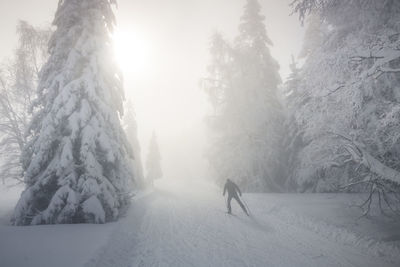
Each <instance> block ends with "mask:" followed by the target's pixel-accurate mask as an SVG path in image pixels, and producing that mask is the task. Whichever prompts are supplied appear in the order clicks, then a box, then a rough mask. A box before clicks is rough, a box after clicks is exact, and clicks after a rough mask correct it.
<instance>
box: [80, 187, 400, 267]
mask: <svg viewBox="0 0 400 267" xmlns="http://www.w3.org/2000/svg"><path fill="white" fill-rule="evenodd" d="M189 188H195V190H194V189H189ZM224 205H225V203H224V199H223V198H222V196H221V195H220V192H218V191H217V189H216V188H214V187H212V186H209V185H206V184H199V185H197V184H196V186H193V184H192V185H189V186H185V185H184V184H168V182H164V181H163V182H161V183H159V185H158V187H157V188H156V189H155V190H154V192H152V193H150V194H148V195H146V196H144V197H141V198H140V199H137V200H135V201H134V203H133V204H132V207H131V208H130V210H129V212H128V214H127V216H126V218H124V219H122V220H121V222H119V223H118V226H117V227H115V230H114V233H112V234H111V236H110V238H109V240H108V242H107V244H106V245H105V246H104V247H103V248H102V249H100V250H99V251H98V252H97V254H96V255H94V257H93V258H92V259H91V260H90V261H89V262H87V263H86V265H85V267H108V266H110V267H111V266H113V267H131V266H132V267H142V266H143V267H147V266H157V267H161V266H174V267H178V266H185V267H186V266H188V267H189V266H202V267H203V266H220V267H224V266H229V267H234V266H245V267H250V266H251V267H253V266H307V267H311V266H327V267H329V266H362V267H365V266H380V267H383V266H398V265H397V264H398V262H397V264H396V262H395V261H396V259H393V258H391V257H387V256H385V257H383V256H379V255H374V254H373V253H370V252H369V251H368V250H366V249H362V247H359V246H356V245H353V246H352V245H351V244H345V243H343V242H339V241H340V240H339V241H338V240H335V239H333V238H329V237H327V236H326V235H323V234H321V233H318V232H316V231H312V229H310V227H307V225H306V226H305V225H304V222H303V223H300V222H302V221H298V220H297V219H296V216H283V215H282V212H281V209H282V208H281V207H279V206H275V207H268V208H265V207H264V205H262V204H261V205H260V204H259V205H255V203H251V205H250V206H251V211H252V212H253V214H254V216H252V217H247V216H245V215H244V214H243V213H241V210H240V208H239V206H238V205H236V203H234V204H233V211H234V212H236V215H237V216H231V215H228V214H226V213H225V206H224ZM265 206H268V204H266V205H265ZM301 220H304V218H301ZM397 260H398V259H397Z"/></svg>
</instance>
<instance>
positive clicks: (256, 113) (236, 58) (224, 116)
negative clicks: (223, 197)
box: [206, 0, 284, 191]
mask: <svg viewBox="0 0 400 267" xmlns="http://www.w3.org/2000/svg"><path fill="white" fill-rule="evenodd" d="M260 11H261V6H260V5H259V3H258V1H256V0H248V1H246V5H245V7H244V14H243V16H242V18H241V23H240V25H239V35H238V36H237V37H236V39H235V41H234V44H233V45H227V44H226V42H225V41H223V40H221V38H214V39H213V44H212V48H211V53H212V57H213V58H212V60H213V62H212V64H211V65H210V67H209V77H208V78H206V81H211V82H214V83H210V82H208V83H207V84H206V91H207V92H208V94H209V95H210V97H211V99H215V100H218V101H214V103H213V105H215V103H217V104H218V105H219V107H218V110H217V113H216V114H215V116H214V117H213V119H212V124H213V129H214V131H215V133H214V137H213V138H212V141H211V147H210V150H209V152H208V155H209V162H210V164H211V165H212V167H213V169H214V170H215V172H216V174H217V176H218V181H219V182H220V183H223V182H224V181H225V180H226V179H227V178H231V179H234V180H235V181H237V182H238V183H239V185H240V186H241V187H242V188H244V189H245V190H249V191H280V190H282V186H283V184H284V180H283V179H282V178H283V175H282V172H281V171H282V168H281V157H282V153H281V152H282V151H281V141H282V139H281V137H282V120H283V114H282V108H281V105H280V102H279V100H278V97H277V91H278V85H279V83H280V82H281V79H280V76H279V73H278V70H279V65H278V63H277V62H276V61H275V60H274V59H273V58H272V56H271V54H270V51H269V46H270V45H272V42H271V40H270V39H269V38H268V36H267V33H266V29H265V25H264V19H265V18H264V16H263V15H261V14H260ZM212 94H213V95H212ZM214 95H216V96H218V98H215V96H214ZM214 109H215V107H214Z"/></svg>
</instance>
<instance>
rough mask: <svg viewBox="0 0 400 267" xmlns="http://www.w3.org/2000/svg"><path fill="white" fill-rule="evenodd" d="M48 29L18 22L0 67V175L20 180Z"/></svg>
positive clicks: (48, 33)
mask: <svg viewBox="0 0 400 267" xmlns="http://www.w3.org/2000/svg"><path fill="white" fill-rule="evenodd" d="M50 33H51V31H50V30H49V29H44V28H43V29H42V28H36V27H33V26H31V25H29V24H28V23H27V22H25V21H20V22H18V26H17V34H18V37H19V42H18V46H17V49H16V51H15V55H14V58H13V59H12V60H11V62H10V63H8V64H5V65H4V66H3V67H2V68H1V69H0V151H1V157H0V162H1V165H0V177H1V178H2V180H3V182H5V180H9V181H14V182H22V181H23V179H22V175H23V173H22V166H21V161H20V156H21V151H22V150H23V147H24V145H25V144H26V136H25V130H26V128H27V126H28V122H29V119H30V110H29V109H30V106H31V103H32V100H33V99H34V98H35V93H36V91H35V88H36V86H37V82H38V75H39V70H40V68H41V66H42V65H43V63H44V62H45V60H46V59H47V57H48V53H47V42H48V40H49V37H50Z"/></svg>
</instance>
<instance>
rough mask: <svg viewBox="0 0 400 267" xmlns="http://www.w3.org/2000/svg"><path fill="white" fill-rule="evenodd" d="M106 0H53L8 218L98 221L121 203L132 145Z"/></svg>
mask: <svg viewBox="0 0 400 267" xmlns="http://www.w3.org/2000/svg"><path fill="white" fill-rule="evenodd" d="M113 3H115V1H113V0H60V1H59V4H58V9H57V12H56V15H55V19H54V22H53V25H54V26H55V27H56V30H55V32H54V33H53V35H52V37H51V39H50V42H49V52H50V57H49V59H48V61H47V63H46V64H45V65H44V67H43V68H42V70H41V72H40V79H39V86H38V90H37V94H38V97H37V99H36V100H35V101H34V103H33V109H34V111H35V113H34V116H33V118H32V120H31V122H30V127H29V129H28V130H29V136H28V143H27V145H26V146H25V148H24V152H23V157H22V159H23V168H24V171H25V175H24V180H25V183H26V189H25V191H24V192H23V193H22V195H21V198H20V200H19V201H18V204H17V206H16V208H15V211H14V216H13V223H14V224H15V225H35V224H57V223H104V222H109V221H112V220H115V219H117V218H118V216H119V214H120V211H121V208H122V207H124V206H125V205H127V204H128V201H129V193H130V192H131V191H132V189H133V188H134V184H135V183H136V182H137V180H136V177H134V171H133V165H132V161H131V159H132V158H133V151H132V148H131V146H130V144H129V142H128V140H127V138H126V135H125V133H124V131H123V129H122V127H121V123H120V116H121V115H122V113H123V102H122V101H123V98H124V95H123V87H122V75H121V73H120V71H119V69H118V67H117V65H116V63H115V58H114V55H113V50H112V40H111V34H112V32H113V28H114V25H115V17H114V14H113V10H112V6H111V5H112V4H113Z"/></svg>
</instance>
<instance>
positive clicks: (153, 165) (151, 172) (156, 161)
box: [146, 132, 163, 185]
mask: <svg viewBox="0 0 400 267" xmlns="http://www.w3.org/2000/svg"><path fill="white" fill-rule="evenodd" d="M162 176H163V174H162V169H161V154H160V149H159V146H158V142H157V136H156V134H155V133H154V132H153V135H152V136H151V140H150V146H149V151H148V153H147V158H146V180H147V182H148V183H149V184H150V185H153V183H154V180H157V179H161V178H162Z"/></svg>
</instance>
